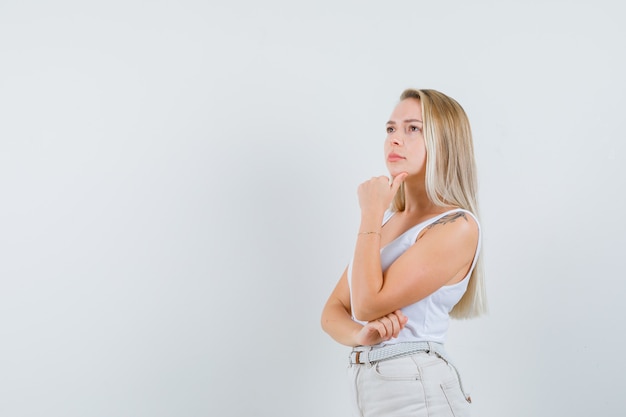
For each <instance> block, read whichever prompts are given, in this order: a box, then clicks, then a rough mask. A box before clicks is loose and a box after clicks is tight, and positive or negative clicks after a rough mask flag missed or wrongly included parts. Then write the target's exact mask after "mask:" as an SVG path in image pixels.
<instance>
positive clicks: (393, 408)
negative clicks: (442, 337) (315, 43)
mask: <svg viewBox="0 0 626 417" xmlns="http://www.w3.org/2000/svg"><path fill="white" fill-rule="evenodd" d="M348 377H349V382H350V392H351V394H352V400H351V401H352V415H353V416H354V417H379V416H380V417H383V416H384V417H405V416H406V417H409V416H410V417H419V416H428V417H436V416H437V417H439V416H453V417H466V416H469V403H468V401H467V400H466V399H465V396H464V395H463V392H462V390H461V386H460V384H459V380H458V377H457V374H456V371H455V370H454V368H453V367H452V366H451V365H449V364H448V363H447V362H446V361H444V360H443V359H441V358H440V357H439V356H437V355H436V354H434V353H431V354H429V353H426V352H419V353H416V354H414V355H411V356H404V357H400V358H396V359H389V360H385V361H380V362H377V363H373V364H371V365H350V366H349V367H348Z"/></svg>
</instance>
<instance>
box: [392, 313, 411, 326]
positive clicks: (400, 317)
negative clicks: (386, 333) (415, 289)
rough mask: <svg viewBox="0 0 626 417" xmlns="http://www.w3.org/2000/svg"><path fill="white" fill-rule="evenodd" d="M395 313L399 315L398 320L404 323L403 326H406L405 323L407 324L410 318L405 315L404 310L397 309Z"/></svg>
mask: <svg viewBox="0 0 626 417" xmlns="http://www.w3.org/2000/svg"><path fill="white" fill-rule="evenodd" d="M393 314H395V315H396V316H397V317H398V320H399V322H400V324H401V325H402V327H404V325H405V324H407V322H408V321H409V318H408V317H407V316H405V315H404V313H403V312H402V310H396V311H394V312H393Z"/></svg>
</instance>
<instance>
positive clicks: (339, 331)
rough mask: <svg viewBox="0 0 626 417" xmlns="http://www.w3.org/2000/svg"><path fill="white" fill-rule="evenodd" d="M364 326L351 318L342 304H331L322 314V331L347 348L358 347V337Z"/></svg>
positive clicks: (327, 305)
mask: <svg viewBox="0 0 626 417" xmlns="http://www.w3.org/2000/svg"><path fill="white" fill-rule="evenodd" d="M362 328H363V326H362V325H361V324H359V323H357V322H355V321H354V320H352V317H350V314H349V313H348V311H347V310H346V308H345V307H344V306H343V305H342V304H341V303H336V302H329V303H328V304H326V306H325V307H324V311H323V313H322V329H323V330H324V331H325V332H326V333H328V335H330V337H332V338H333V339H334V340H335V341H337V342H338V343H341V344H342V345H346V346H356V345H357V342H356V336H357V334H358V333H359V331H360V330H361V329H362Z"/></svg>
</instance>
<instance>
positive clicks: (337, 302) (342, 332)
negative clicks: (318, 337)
mask: <svg viewBox="0 0 626 417" xmlns="http://www.w3.org/2000/svg"><path fill="white" fill-rule="evenodd" d="M407 321H408V319H407V318H406V317H405V316H404V315H403V314H402V312H401V311H399V310H398V311H394V312H393V313H391V314H386V315H384V316H381V317H380V318H377V319H375V320H373V321H371V322H369V323H367V324H366V325H365V326H363V325H361V324H360V323H357V322H355V321H354V320H352V316H351V308H350V289H349V287H348V269H347V268H346V270H345V271H344V272H343V274H342V275H341V278H340V279H339V282H338V283H337V285H336V286H335V289H334V290H333V292H332V293H331V295H330V297H329V298H328V301H327V302H326V305H325V306H324V310H323V311H322V329H324V331H325V332H326V333H328V334H329V335H330V336H331V337H332V338H333V339H335V340H336V341H337V342H339V343H341V344H343V345H346V346H371V345H376V344H378V343H381V342H383V341H385V340H389V339H391V338H394V337H398V334H399V333H400V330H402V328H404V325H405V324H406V323H407Z"/></svg>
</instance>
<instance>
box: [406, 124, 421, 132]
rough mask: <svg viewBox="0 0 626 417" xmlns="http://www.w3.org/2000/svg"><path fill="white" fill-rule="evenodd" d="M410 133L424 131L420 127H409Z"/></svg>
mask: <svg viewBox="0 0 626 417" xmlns="http://www.w3.org/2000/svg"><path fill="white" fill-rule="evenodd" d="M409 131H410V132H421V131H422V129H420V128H419V127H418V126H415V125H409Z"/></svg>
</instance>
